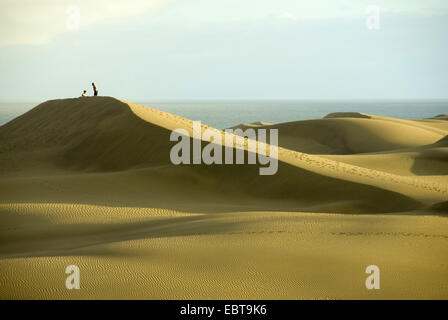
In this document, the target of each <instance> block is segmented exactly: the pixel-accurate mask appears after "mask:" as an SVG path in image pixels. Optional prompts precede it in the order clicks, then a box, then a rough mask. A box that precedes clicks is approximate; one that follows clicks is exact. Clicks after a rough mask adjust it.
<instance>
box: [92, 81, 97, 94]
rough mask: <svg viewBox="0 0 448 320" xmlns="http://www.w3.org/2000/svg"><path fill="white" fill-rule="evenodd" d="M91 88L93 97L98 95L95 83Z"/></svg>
mask: <svg viewBox="0 0 448 320" xmlns="http://www.w3.org/2000/svg"><path fill="white" fill-rule="evenodd" d="M92 87H93V95H94V96H95V97H96V96H97V95H98V88H97V87H96V85H95V83H93V82H92Z"/></svg>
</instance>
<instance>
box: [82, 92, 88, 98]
mask: <svg viewBox="0 0 448 320" xmlns="http://www.w3.org/2000/svg"><path fill="white" fill-rule="evenodd" d="M84 97H87V91H86V90H84V91H83V93H82V95H81V98H84Z"/></svg>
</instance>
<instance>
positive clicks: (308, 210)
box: [0, 97, 448, 299]
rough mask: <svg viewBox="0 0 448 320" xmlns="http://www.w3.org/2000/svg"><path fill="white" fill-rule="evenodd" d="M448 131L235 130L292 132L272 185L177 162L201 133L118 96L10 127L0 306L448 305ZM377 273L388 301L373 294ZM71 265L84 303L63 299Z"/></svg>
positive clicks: (292, 125) (432, 126)
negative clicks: (372, 272)
mask: <svg viewBox="0 0 448 320" xmlns="http://www.w3.org/2000/svg"><path fill="white" fill-rule="evenodd" d="M442 118H443V117H435V118H433V119H424V120H403V119H394V118H389V117H381V116H375V115H366V114H360V113H355V112H353V113H333V114H330V115H328V116H327V117H325V118H324V119H318V120H308V121H297V122H289V123H282V124H275V125H274V124H268V123H263V122H258V123H253V124H246V125H239V126H236V127H234V128H237V127H238V128H242V129H245V128H265V129H271V128H275V129H278V130H279V143H280V147H279V152H278V160H279V168H278V172H277V174H275V175H273V176H260V175H259V172H258V166H257V165H210V166H207V165H180V166H175V165H173V164H171V162H170V159H169V152H170V149H171V147H172V146H173V144H174V142H171V141H170V140H169V136H170V133H171V131H172V130H175V129H179V128H182V129H185V130H187V132H189V133H190V134H191V133H192V121H191V120H188V119H185V118H182V117H179V116H176V115H173V114H169V113H167V112H163V111H160V110H157V109H153V108H148V107H144V106H140V105H137V104H134V103H130V102H127V101H124V100H118V99H114V98H109V97H92V98H86V99H63V100H51V101H47V102H45V103H42V104H40V105H39V106H37V107H36V108H34V109H32V110H31V111H29V112H27V113H25V114H23V115H22V116H20V117H18V118H16V119H14V120H13V121H11V122H9V123H7V124H5V125H4V126H1V127H0V220H1V222H2V223H1V227H0V229H1V232H0V238H1V239H0V258H1V259H0V269H1V274H2V276H1V283H0V296H1V297H2V298H224V297H226V298H293V299H295V298H391V297H392V298H397V297H405V298H423V297H435V298H443V297H444V298H446V297H448V289H447V287H446V286H443V285H441V284H440V283H439V282H438V280H437V279H442V278H445V279H446V278H447V276H448V268H447V266H446V265H445V264H443V261H444V258H443V257H448V249H447V248H448V246H447V241H448V233H447V231H446V230H448V229H447V228H446V227H447V225H448V223H447V221H446V218H445V217H443V215H444V214H446V213H447V209H446V208H447V206H446V203H447V201H448V190H447V187H448V178H447V174H448V164H447V163H448V150H447V144H446V142H447V140H446V137H447V136H448V122H447V121H446V120H443V119H442ZM202 128H203V129H206V128H209V127H208V126H207V125H205V124H204V125H203V126H202ZM206 143H207V142H202V144H204V145H205V144H206ZM216 143H217V144H225V141H217V142H216ZM247 143H248V141H247V140H246V143H245V146H244V148H245V150H246V151H247V150H248V144H247ZM267 147H268V149H270V146H269V145H268V146H267ZM411 215H412V217H411ZM438 215H442V216H438ZM266 256H270V257H271V259H269V261H270V263H266V262H265V257H266ZM445 260H446V259H445ZM372 261H373V262H374V263H375V264H379V265H382V266H384V268H385V270H384V272H385V274H386V276H385V277H386V279H387V281H389V282H388V285H387V286H386V288H387V289H385V290H384V291H381V292H376V293H372V292H370V291H367V290H366V289H365V287H363V285H364V280H363V279H364V269H365V266H367V265H369V264H372ZM406 263H408V264H410V265H407V267H406V268H405V269H403V268H404V266H405V265H406ZM68 264H77V265H79V266H80V268H81V270H82V272H83V274H85V276H84V278H83V280H82V281H83V285H84V287H83V289H82V290H79V291H77V292H73V291H68V290H66V289H65V288H64V287H63V284H64V279H65V276H66V275H65V274H64V270H65V268H64V266H65V265H68ZM30 270H34V271H33V275H36V274H39V276H33V275H27V273H28V272H29V271H30ZM61 270H62V271H61ZM291 270H294V271H291ZM334 274H339V275H340V277H334V276H333V275H334ZM354 274H358V276H353V275H354ZM53 275H54V276H53ZM416 278H417V279H420V280H418V281H415V279H416ZM17 279H21V281H17ZM405 283H407V287H406V288H404V289H403V284H405ZM130 284H131V285H130ZM341 288H344V290H342V289H341Z"/></svg>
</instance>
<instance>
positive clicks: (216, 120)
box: [0, 100, 448, 129]
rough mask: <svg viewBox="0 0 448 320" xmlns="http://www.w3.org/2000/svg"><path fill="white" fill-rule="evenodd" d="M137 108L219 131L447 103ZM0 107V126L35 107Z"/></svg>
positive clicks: (399, 113)
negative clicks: (335, 113)
mask: <svg viewBox="0 0 448 320" xmlns="http://www.w3.org/2000/svg"><path fill="white" fill-rule="evenodd" d="M137 103H139V104H142V105H145V106H149V107H153V108H157V109H160V110H163V111H167V112H170V113H174V114H177V115H179V116H182V117H185V118H188V119H191V120H200V121H202V123H205V124H208V125H210V126H212V127H216V128H219V129H224V128H229V127H232V126H236V125H238V124H241V123H251V122H256V121H262V122H269V123H281V122H289V121H296V120H308V119H319V118H322V117H324V116H326V115H327V114H329V113H332V112H362V113H368V114H375V115H382V116H390V117H395V118H403V119H422V118H430V117H434V116H436V115H439V114H448V100H409V101H406V100H371V101H368V100H291V101H286V100H271V101H256V100H246V101H224V100H220V101H203V100H202V101H145V102H137ZM38 104H39V103H38V102H21V103H19V102H9V103H8V102H2V103H0V125H3V124H5V123H6V122H8V121H10V120H12V119H14V118H15V117H17V116H19V115H21V114H23V113H24V112H26V111H28V110H30V109H31V108H33V107H34V106H36V105H38Z"/></svg>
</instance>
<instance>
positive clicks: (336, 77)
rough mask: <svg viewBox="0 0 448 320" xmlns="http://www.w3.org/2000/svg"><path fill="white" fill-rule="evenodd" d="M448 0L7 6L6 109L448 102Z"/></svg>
mask: <svg viewBox="0 0 448 320" xmlns="http://www.w3.org/2000/svg"><path fill="white" fill-rule="evenodd" d="M447 32H448V1H446V0H382V1H381V0H312V1H301V0H244V1H241V0H132V1H130V0H89V1H87V0H0V101H36V100H48V99H55V98H65V97H77V96H79V95H80V94H81V93H82V90H87V91H88V93H89V94H91V91H92V90H91V85H90V84H91V83H92V82H95V83H96V84H97V86H98V88H99V91H100V95H108V96H114V97H119V98H124V99H128V100H131V101H156V100H184V99H208V100H218V99H236V100H238V99H433V98H448V90H447V89H446V88H448V62H447V57H448V37H447Z"/></svg>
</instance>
